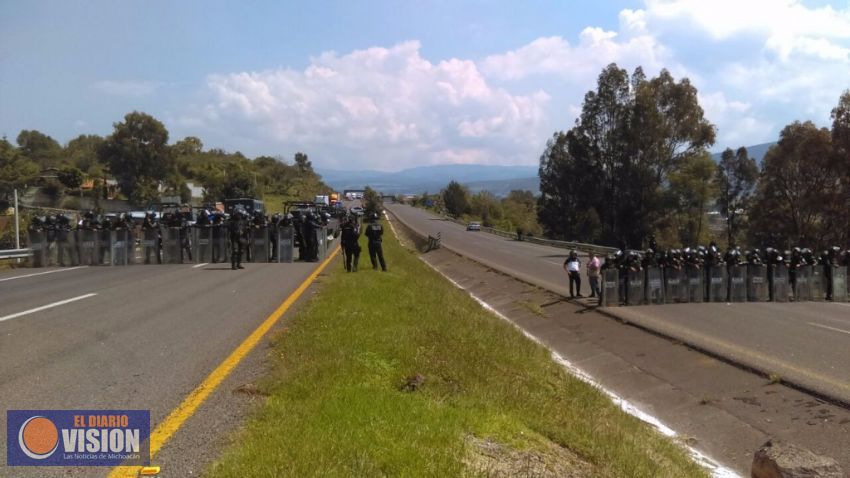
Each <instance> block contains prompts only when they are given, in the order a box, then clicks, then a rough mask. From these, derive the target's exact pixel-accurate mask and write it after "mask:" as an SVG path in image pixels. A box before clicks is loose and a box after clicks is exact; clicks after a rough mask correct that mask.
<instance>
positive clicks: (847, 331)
mask: <svg viewBox="0 0 850 478" xmlns="http://www.w3.org/2000/svg"><path fill="white" fill-rule="evenodd" d="M806 323H807V324H809V325H811V326H813V327H820V328H822V329H827V330H833V331H835V332H841V333H842V334H848V335H850V330H844V329H839V328H836V327H830V326H828V325H821V324H816V323H814V322H806Z"/></svg>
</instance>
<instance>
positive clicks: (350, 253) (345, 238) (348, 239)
mask: <svg viewBox="0 0 850 478" xmlns="http://www.w3.org/2000/svg"><path fill="white" fill-rule="evenodd" d="M341 229H342V239H341V242H342V252H343V255H344V256H345V262H344V264H345V270H346V271H348V272H357V266H358V264H359V262H360V242H359V239H360V227H359V225H358V224H357V220H356V219H355V218H354V217H352V216H346V217H345V218H344V219H343V223H342V228H341Z"/></svg>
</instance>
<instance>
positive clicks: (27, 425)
mask: <svg viewBox="0 0 850 478" xmlns="http://www.w3.org/2000/svg"><path fill="white" fill-rule="evenodd" d="M18 444H19V445H20V446H21V451H23V452H24V453H25V454H26V455H27V456H28V457H30V458H33V459H35V460H43V459H45V458H47V457H49V456H50V455H52V454H53V452H54V451H56V448H57V447H58V446H59V430H57V429H56V424H54V423H53V422H52V421H51V420H50V419H49V418H45V417H32V418H30V419H29V420H27V421H25V422H24V424H23V425H21V430H20V431H19V432H18Z"/></svg>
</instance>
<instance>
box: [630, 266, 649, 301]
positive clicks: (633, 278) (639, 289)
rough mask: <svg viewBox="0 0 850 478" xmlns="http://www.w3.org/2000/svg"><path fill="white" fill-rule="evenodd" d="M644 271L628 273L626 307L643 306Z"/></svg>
mask: <svg viewBox="0 0 850 478" xmlns="http://www.w3.org/2000/svg"><path fill="white" fill-rule="evenodd" d="M643 275H644V274H643V271H628V272H627V273H626V305H643V299H644V294H645V293H646V292H645V291H644V288H643Z"/></svg>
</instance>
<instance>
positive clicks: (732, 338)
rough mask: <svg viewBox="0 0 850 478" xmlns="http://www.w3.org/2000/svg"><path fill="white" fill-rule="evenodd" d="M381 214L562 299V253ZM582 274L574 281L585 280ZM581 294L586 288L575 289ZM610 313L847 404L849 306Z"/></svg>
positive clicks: (409, 211) (418, 215)
mask: <svg viewBox="0 0 850 478" xmlns="http://www.w3.org/2000/svg"><path fill="white" fill-rule="evenodd" d="M387 209H388V210H389V211H390V212H392V213H393V214H394V215H395V216H396V217H398V218H399V219H400V220H401V221H402V222H404V223H405V224H406V225H407V226H408V227H410V228H411V229H413V230H414V231H416V232H418V233H420V234H429V235H434V236H436V234H437V233H438V232H439V233H440V235H441V243H442V244H443V245H444V246H445V247H448V248H449V249H452V250H454V251H455V252H457V253H459V254H461V255H463V256H466V257H469V258H471V259H473V260H476V261H478V262H480V263H482V264H484V265H486V266H488V267H491V268H493V269H496V270H499V271H501V272H504V273H507V274H509V275H512V276H514V277H517V278H519V279H521V280H524V281H526V282H529V283H532V284H535V285H537V286H540V287H542V288H544V289H548V290H551V291H553V292H556V293H558V294H560V295H562V296H568V295H569V290H568V282H567V276H566V273H565V272H564V270H563V268H562V264H563V261H564V259H565V258H566V254H567V252H568V251H566V250H565V249H560V248H555V247H550V246H543V245H538V244H530V243H527V242H518V241H515V240H511V239H506V238H502V237H499V236H495V235H493V234H488V233H485V232H473V231H466V228H465V227H464V226H461V225H459V224H456V223H453V222H451V221H446V220H443V219H441V218H439V217H438V216H435V215H433V214H431V213H429V212H427V211H425V210H422V209H417V208H413V207H410V206H403V205H397V204H390V205H387ZM584 274H585V272H584V271H582V279H583V281H586V276H585V275H584ZM583 286H584V293H585V294H587V293H588V291H589V289H588V288H587V285H586V283H585V284H583ZM606 311H608V312H609V313H611V314H614V315H616V316H618V317H620V318H623V319H626V320H628V321H630V322H634V323H637V324H638V325H641V326H643V327H646V328H648V329H650V330H654V331H657V332H660V333H663V334H665V335H668V336H670V337H674V338H676V339H679V340H682V341H684V342H686V343H688V344H692V345H694V346H696V347H699V348H701V349H704V350H706V351H708V352H710V353H713V354H716V355H718V356H720V357H723V358H726V359H729V360H732V361H734V362H736V363H740V364H743V365H745V366H748V367H752V368H754V369H756V370H759V371H762V372H764V373H767V374H771V373H775V374H777V375H778V376H779V377H780V378H782V379H784V380H787V381H789V382H791V383H794V384H797V385H801V386H803V387H805V388H807V389H810V390H813V391H815V392H817V393H819V394H823V395H825V396H827V397H830V398H833V399H836V400H840V401H842V402H844V403H850V303H824V302H805V303H791V304H778V303H744V304H723V303H716V304H676V305H663V306H637V307H614V308H609V309H606Z"/></svg>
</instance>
